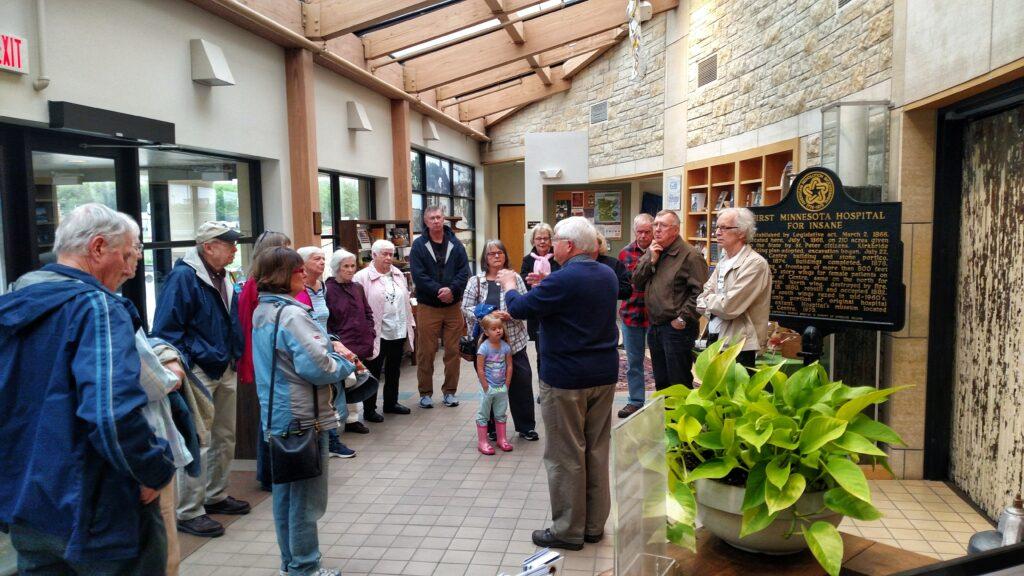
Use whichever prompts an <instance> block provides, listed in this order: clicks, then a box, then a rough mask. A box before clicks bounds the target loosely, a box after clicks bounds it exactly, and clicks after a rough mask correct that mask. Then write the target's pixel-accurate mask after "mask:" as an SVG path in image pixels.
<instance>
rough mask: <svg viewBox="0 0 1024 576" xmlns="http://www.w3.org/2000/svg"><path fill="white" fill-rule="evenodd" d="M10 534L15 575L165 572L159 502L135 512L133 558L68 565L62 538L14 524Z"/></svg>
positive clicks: (164, 539)
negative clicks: (136, 534) (135, 548)
mask: <svg viewBox="0 0 1024 576" xmlns="http://www.w3.org/2000/svg"><path fill="white" fill-rule="evenodd" d="M106 513H110V514H113V513H115V512H113V511H106ZM10 531H11V544H12V545H13V546H14V549H15V550H16V551H17V552H18V573H19V574H29V575H36V574H39V575H42V574H47V575H52V574H90V575H91V574H96V575H99V576H120V575H122V574H123V575H125V576H131V575H135V574H163V573H164V572H165V571H166V570H167V533H166V532H165V531H164V521H163V517H162V516H161V515H160V501H159V500H154V501H153V502H150V503H149V504H146V505H145V506H142V507H141V509H140V510H139V552H138V555H137V556H135V557H133V558H124V559H120V560H97V561H95V562H69V561H68V560H65V559H64V550H65V549H66V548H67V542H65V541H64V540H63V539H62V538H60V537H58V536H54V535H52V534H46V533H43V532H40V531H38V530H34V529H32V528H29V527H27V526H21V525H18V524H12V525H11V527H10Z"/></svg>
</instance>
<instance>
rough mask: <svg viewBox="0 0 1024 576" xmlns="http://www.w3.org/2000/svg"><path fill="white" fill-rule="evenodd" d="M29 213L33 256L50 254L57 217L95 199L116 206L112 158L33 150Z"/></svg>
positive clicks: (42, 257) (43, 260) (42, 258)
mask: <svg viewBox="0 0 1024 576" xmlns="http://www.w3.org/2000/svg"><path fill="white" fill-rule="evenodd" d="M32 183H33V193H32V198H31V201H32V208H33V214H32V217H33V219H34V221H35V228H36V234H35V240H36V249H37V252H36V256H37V257H38V258H39V260H40V262H41V263H47V262H48V261H50V260H51V259H52V258H53V256H52V253H51V251H52V250H53V241H54V232H55V231H56V230H57V225H58V224H60V221H61V220H62V219H63V218H65V217H67V215H68V214H70V213H71V211H72V210H74V209H75V208H78V207H79V206H81V205H83V204H88V203H90V202H97V203H100V204H104V205H106V206H109V207H110V208H113V209H114V210H117V172H116V168H115V165H114V159H112V158H100V157H95V156H82V155H78V154H61V153H58V152H46V151H40V150H34V151H32Z"/></svg>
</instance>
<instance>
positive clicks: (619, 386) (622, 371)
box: [615, 350, 654, 392]
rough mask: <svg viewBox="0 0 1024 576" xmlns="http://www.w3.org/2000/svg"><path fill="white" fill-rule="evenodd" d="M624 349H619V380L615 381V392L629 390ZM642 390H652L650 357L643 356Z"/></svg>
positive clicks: (652, 369)
mask: <svg viewBox="0 0 1024 576" xmlns="http://www.w3.org/2000/svg"><path fill="white" fill-rule="evenodd" d="M626 368H627V364H626V351H625V350H619V381H618V382H616V383H615V391H616V392H625V391H627V390H629V384H628V383H627V381H626ZM644 383H645V385H644V390H647V391H648V392H651V391H653V390H654V368H652V367H651V359H650V358H646V357H645V358H644Z"/></svg>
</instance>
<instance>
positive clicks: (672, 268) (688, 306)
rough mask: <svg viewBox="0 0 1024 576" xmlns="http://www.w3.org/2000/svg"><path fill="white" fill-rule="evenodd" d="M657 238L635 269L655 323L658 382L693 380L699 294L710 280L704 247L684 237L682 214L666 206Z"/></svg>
mask: <svg viewBox="0 0 1024 576" xmlns="http://www.w3.org/2000/svg"><path fill="white" fill-rule="evenodd" d="M653 231H654V241H653V242H651V247H650V249H649V250H647V253H645V254H644V255H643V256H642V257H641V258H640V261H639V262H637V265H636V269H634V270H633V285H634V286H636V287H637V289H639V290H643V291H644V303H645V304H646V305H647V316H648V318H650V321H651V328H650V331H649V332H648V334H647V343H648V345H649V346H650V347H651V364H652V365H653V368H654V387H655V388H657V389H658V390H663V389H665V388H668V387H669V386H671V385H673V384H683V385H685V386H692V385H693V374H691V373H690V367H691V366H692V365H693V344H694V341H695V340H696V339H697V327H698V325H699V323H700V316H698V315H697V295H698V294H700V291H701V289H703V288H704V282H706V281H707V279H708V266H707V263H706V262H705V261H704V257H703V256H701V255H700V252H698V251H697V249H696V248H694V247H693V246H691V245H690V244H689V243H687V242H684V241H683V239H682V238H681V237H680V236H679V216H678V215H677V214H676V213H675V212H673V211H671V210H662V211H661V212H658V215H657V216H655V217H654V226H653Z"/></svg>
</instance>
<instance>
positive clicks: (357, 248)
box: [337, 220, 413, 272]
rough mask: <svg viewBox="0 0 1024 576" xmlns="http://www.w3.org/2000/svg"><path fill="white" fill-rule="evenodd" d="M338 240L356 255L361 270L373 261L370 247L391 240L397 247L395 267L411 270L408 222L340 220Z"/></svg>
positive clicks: (410, 234) (411, 237)
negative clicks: (378, 241)
mask: <svg viewBox="0 0 1024 576" xmlns="http://www.w3.org/2000/svg"><path fill="white" fill-rule="evenodd" d="M337 230H338V239H339V240H340V241H341V245H342V246H344V247H345V249H346V250H348V251H349V252H352V253H353V254H355V255H356V260H357V261H358V262H357V264H358V266H359V267H360V268H362V267H364V266H366V265H367V264H369V262H370V260H371V254H370V247H371V246H372V245H373V243H374V242H376V241H377V240H390V241H391V242H392V243H393V244H394V245H395V259H394V261H393V262H392V263H393V264H394V265H395V267H397V268H398V269H399V270H402V271H403V272H405V271H407V270H408V269H409V251H410V250H411V249H412V239H413V236H412V228H411V227H410V226H409V221H408V220H338V222H337Z"/></svg>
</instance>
